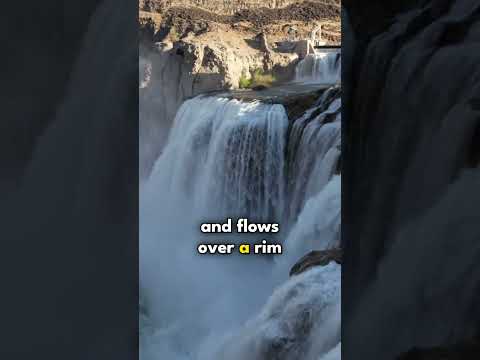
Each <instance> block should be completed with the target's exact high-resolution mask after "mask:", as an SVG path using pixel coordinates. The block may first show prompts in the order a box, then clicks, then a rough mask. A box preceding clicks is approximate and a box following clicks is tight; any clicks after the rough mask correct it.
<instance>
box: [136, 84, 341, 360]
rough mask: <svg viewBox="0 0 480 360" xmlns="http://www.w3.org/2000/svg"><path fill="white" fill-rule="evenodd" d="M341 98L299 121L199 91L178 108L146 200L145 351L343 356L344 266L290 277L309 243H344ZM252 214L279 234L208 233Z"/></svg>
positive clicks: (177, 356)
mask: <svg viewBox="0 0 480 360" xmlns="http://www.w3.org/2000/svg"><path fill="white" fill-rule="evenodd" d="M340 107H341V104H340V99H339V92H338V91H336V90H335V89H332V90H328V91H326V92H325V93H324V95H323V96H322V98H320V99H319V101H318V103H317V104H315V106H314V107H312V109H310V110H308V111H307V112H306V113H305V114H304V115H303V116H302V117H301V118H299V119H297V120H296V121H295V122H294V123H293V125H292V124H291V123H290V120H289V119H288V117H287V113H286V110H285V108H284V107H283V106H282V105H270V104H268V105H267V104H263V103H261V102H241V101H238V100H232V99H227V98H222V97H197V98H193V99H191V100H188V101H186V102H185V103H184V104H183V105H182V106H181V108H180V109H179V111H178V113H177V116H176V118H175V121H174V125H173V128H172V130H171V133H170V135H169V139H168V142H167V144H166V147H165V149H164V151H163V153H162V155H161V156H160V157H159V158H158V160H157V161H156V164H155V166H154V168H153V171H152V173H151V174H150V176H149V177H148V178H145V179H143V181H142V184H141V189H140V190H141V195H140V196H141V198H140V204H141V206H140V286H141V294H140V295H141V296H140V297H141V324H140V326H141V335H140V342H141V346H140V349H141V358H142V359H144V360H150V359H152V360H156V359H158V360H160V359H169V360H244V359H247V358H248V359H251V360H264V359H265V360H268V359H272V360H273V359H278V360H281V359H285V360H289V359H300V358H301V359H304V360H310V359H311V360H320V359H339V357H340V355H339V352H340V266H339V265H337V264H334V263H332V264H330V265H328V266H325V267H318V268H315V269H313V270H310V271H307V272H305V273H303V274H300V275H298V276H295V277H293V278H290V279H289V278H288V272H289V269H290V267H291V266H292V265H293V264H294V263H295V262H296V261H297V260H298V259H299V258H300V257H301V256H303V255H304V254H305V253H306V252H308V251H310V250H312V249H326V248H331V247H335V246H338V244H339V236H340V234H339V232H340V176H339V175H335V174H336V170H337V167H338V161H339V156H340V123H341V118H340ZM239 217H246V218H248V219H249V220H251V221H252V222H254V221H255V222H278V223H279V224H280V227H281V231H280V233H279V234H273V235H270V234H269V235H268V237H265V236H263V237H261V238H260V237H259V235H258V234H253V235H255V236H253V235H252V234H250V235H248V236H247V235H245V234H216V235H208V236H204V235H203V236H202V234H201V232H200V230H199V227H200V224H201V223H202V222H207V221H211V222H215V221H218V222H221V221H224V220H225V219H226V218H239ZM263 238H266V239H269V240H272V241H273V240H275V241H278V242H282V243H283V245H284V254H283V255H277V257H275V258H272V257H267V256H259V255H252V256H245V255H243V256H241V255H238V254H237V255H235V254H233V255H230V256H226V255H213V256H212V255H205V256H200V255H198V254H197V252H196V245H197V244H198V243H199V242H200V241H205V242H209V243H212V242H232V243H239V242H240V241H249V242H258V241H259V240H261V239H263Z"/></svg>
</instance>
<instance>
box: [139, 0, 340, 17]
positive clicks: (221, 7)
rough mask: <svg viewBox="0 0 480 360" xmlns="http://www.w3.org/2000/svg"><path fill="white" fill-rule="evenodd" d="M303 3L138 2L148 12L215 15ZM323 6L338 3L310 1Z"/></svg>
mask: <svg viewBox="0 0 480 360" xmlns="http://www.w3.org/2000/svg"><path fill="white" fill-rule="evenodd" d="M301 2H305V1H303V0H140V9H141V10H143V11H149V12H159V13H162V12H165V11H166V10H168V9H169V8H171V7H198V8H201V9H204V10H208V11H212V12H215V13H217V14H228V15H232V14H234V13H236V12H238V11H241V10H245V9H247V10H252V9H258V8H263V7H265V8H268V9H278V8H284V7H287V6H288V5H291V4H295V3H301ZM310 2H322V3H324V4H332V5H338V4H339V3H340V1H337V0H328V1H319V0H310Z"/></svg>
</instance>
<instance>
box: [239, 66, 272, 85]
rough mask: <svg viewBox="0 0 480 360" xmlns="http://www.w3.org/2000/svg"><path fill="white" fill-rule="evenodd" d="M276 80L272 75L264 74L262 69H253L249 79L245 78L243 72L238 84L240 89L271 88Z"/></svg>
mask: <svg viewBox="0 0 480 360" xmlns="http://www.w3.org/2000/svg"><path fill="white" fill-rule="evenodd" d="M276 80H277V79H276V78H275V76H274V75H273V74H269V73H266V72H264V71H263V70H262V69H255V70H254V71H253V72H252V75H251V78H250V79H248V78H247V76H246V74H245V72H244V73H242V75H241V76H240V80H239V82H238V83H239V87H240V89H251V88H254V87H257V86H265V87H271V86H272V85H273V83H275V81H276Z"/></svg>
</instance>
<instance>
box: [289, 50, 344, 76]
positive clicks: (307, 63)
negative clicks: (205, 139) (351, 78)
mask: <svg viewBox="0 0 480 360" xmlns="http://www.w3.org/2000/svg"><path fill="white" fill-rule="evenodd" d="M341 65H342V61H341V54H340V51H325V52H318V53H315V54H309V55H307V56H306V57H305V58H304V59H302V60H301V61H300V62H299V63H298V65H297V68H296V70H295V81H297V82H313V83H320V84H338V83H340V79H341V73H342V70H341Z"/></svg>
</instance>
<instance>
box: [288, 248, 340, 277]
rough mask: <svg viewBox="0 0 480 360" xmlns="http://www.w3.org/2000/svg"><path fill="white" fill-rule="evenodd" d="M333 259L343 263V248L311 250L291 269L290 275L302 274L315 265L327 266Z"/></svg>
mask: <svg viewBox="0 0 480 360" xmlns="http://www.w3.org/2000/svg"><path fill="white" fill-rule="evenodd" d="M332 261H335V262H336V263H337V264H342V249H330V250H319V251H311V252H309V253H308V254H307V255H305V256H304V257H303V258H301V259H300V260H299V261H298V262H297V263H296V264H295V265H293V267H292V269H291V270H290V276H294V275H298V274H301V273H303V272H305V271H307V270H308V269H310V268H312V267H314V266H326V265H328V264H330V263H331V262H332Z"/></svg>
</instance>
